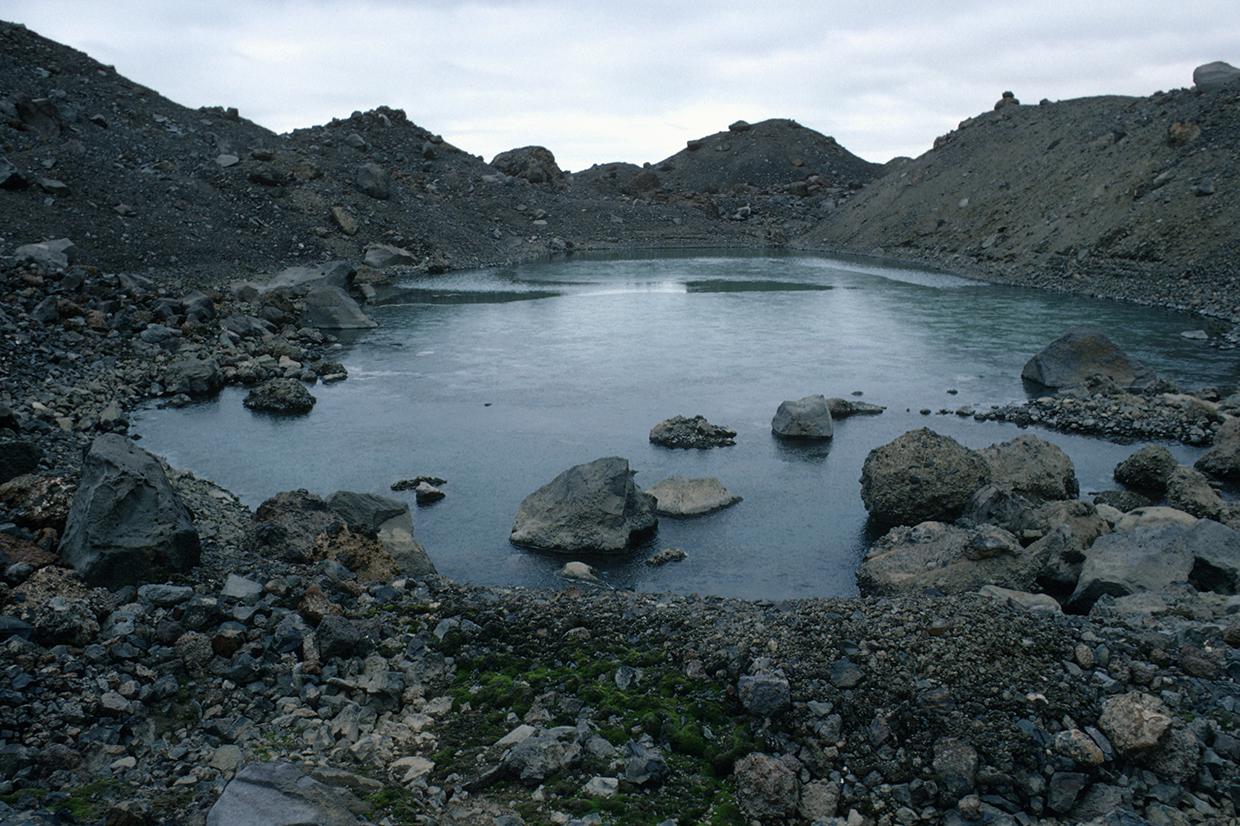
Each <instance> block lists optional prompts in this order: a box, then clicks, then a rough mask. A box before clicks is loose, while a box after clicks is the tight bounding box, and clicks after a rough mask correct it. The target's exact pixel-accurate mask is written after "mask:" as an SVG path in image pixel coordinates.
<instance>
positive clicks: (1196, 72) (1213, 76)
mask: <svg viewBox="0 0 1240 826" xmlns="http://www.w3.org/2000/svg"><path fill="white" fill-rule="evenodd" d="M1193 85H1194V86H1196V87H1197V91H1198V92H1218V91H1221V90H1224V89H1231V90H1237V89H1240V69H1237V68H1236V67H1235V66H1232V65H1231V64H1230V63H1224V62H1223V61H1221V60H1216V61H1214V62H1213V63H1203V64H1202V65H1200V66H1198V67H1197V68H1196V69H1193Z"/></svg>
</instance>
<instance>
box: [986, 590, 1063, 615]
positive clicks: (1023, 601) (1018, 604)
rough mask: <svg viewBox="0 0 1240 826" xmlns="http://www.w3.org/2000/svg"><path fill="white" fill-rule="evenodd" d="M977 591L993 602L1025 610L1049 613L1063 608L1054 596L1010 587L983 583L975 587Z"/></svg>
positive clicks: (1057, 612) (1054, 612)
mask: <svg viewBox="0 0 1240 826" xmlns="http://www.w3.org/2000/svg"><path fill="white" fill-rule="evenodd" d="M977 592H978V593H979V594H981V595H982V596H984V597H989V598H991V599H993V600H994V601H995V602H1000V603H1003V604H1004V605H1011V606H1013V607H1014V608H1023V609H1024V610H1026V611H1045V612H1047V613H1049V614H1062V613H1063V609H1062V608H1061V607H1060V606H1059V603H1058V602H1057V601H1056V600H1055V598H1054V597H1052V596H1048V595H1046V594H1031V593H1029V592H1028V591H1013V590H1012V589H1011V588H1001V587H999V586H998V585H983V586H982V587H981V588H978V589H977Z"/></svg>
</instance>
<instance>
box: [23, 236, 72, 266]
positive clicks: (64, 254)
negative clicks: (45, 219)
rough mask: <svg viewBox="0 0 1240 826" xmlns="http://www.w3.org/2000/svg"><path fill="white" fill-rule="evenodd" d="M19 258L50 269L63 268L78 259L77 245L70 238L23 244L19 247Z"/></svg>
mask: <svg viewBox="0 0 1240 826" xmlns="http://www.w3.org/2000/svg"><path fill="white" fill-rule="evenodd" d="M17 260H18V262H23V261H29V262H31V263H34V264H39V265H41V266H43V267H45V268H47V269H50V270H63V269H65V268H66V267H68V266H69V265H70V264H72V263H73V262H74V261H75V260H77V246H76V245H75V244H74V243H73V242H72V241H70V240H69V239H68V238H57V239H55V240H54V241H39V242H38V243H36V244H23V245H22V246H20V247H18V248H17Z"/></svg>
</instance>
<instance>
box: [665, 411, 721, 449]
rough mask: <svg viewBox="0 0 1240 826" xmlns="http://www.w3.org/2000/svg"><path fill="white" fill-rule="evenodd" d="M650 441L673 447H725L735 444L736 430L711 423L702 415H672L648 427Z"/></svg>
mask: <svg viewBox="0 0 1240 826" xmlns="http://www.w3.org/2000/svg"><path fill="white" fill-rule="evenodd" d="M650 441H651V442H653V443H654V444H656V445H662V446H663V447H674V448H698V449H706V448H712V447H727V446H729V445H734V444H736V431H735V430H731V429H729V428H726V427H721V426H719V425H716V424H711V423H710V422H708V421H706V419H705V417H703V416H694V417H692V418H689V417H687V416H673V417H672V418H670V419H664V420H663V421H661V422H659V423H658V424H656V425H655V426H654V427H652V428H651V429H650Z"/></svg>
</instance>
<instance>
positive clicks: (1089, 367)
mask: <svg viewBox="0 0 1240 826" xmlns="http://www.w3.org/2000/svg"><path fill="white" fill-rule="evenodd" d="M1020 376H1021V378H1022V379H1024V380H1026V381H1028V382H1032V383H1033V384H1036V385H1039V386H1041V387H1045V388H1047V389H1050V390H1062V389H1066V388H1070V387H1084V386H1085V384H1086V383H1087V382H1088V381H1089V380H1090V379H1093V378H1095V377H1099V376H1101V377H1103V378H1105V379H1109V380H1111V381H1113V382H1115V384H1116V385H1117V386H1119V387H1121V388H1123V389H1125V390H1135V389H1140V388H1143V387H1149V386H1150V385H1152V384H1154V382H1155V381H1156V380H1157V376H1156V375H1155V374H1154V371H1153V370H1151V369H1150V368H1148V367H1146V366H1145V365H1144V364H1142V363H1141V362H1139V361H1137V360H1136V359H1132V358H1129V357H1128V355H1127V354H1126V353H1124V351H1123V350H1121V349H1119V347H1117V346H1116V345H1115V342H1113V341H1111V339H1109V338H1107V337H1106V336H1105V335H1103V334H1102V333H1101V332H1099V331H1097V330H1092V329H1089V328H1086V327H1077V328H1075V329H1072V330H1069V331H1068V332H1067V333H1065V334H1064V335H1062V336H1060V337H1059V338H1057V339H1055V340H1054V341H1052V342H1051V343H1050V344H1048V345H1047V346H1046V348H1045V349H1044V350H1042V352H1040V353H1038V354H1037V355H1035V356H1034V357H1033V358H1031V359H1029V361H1028V362H1026V363H1025V367H1024V369H1023V370H1022V371H1021V373H1020Z"/></svg>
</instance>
